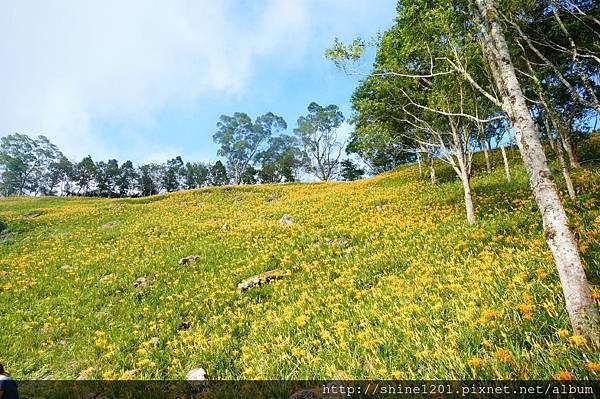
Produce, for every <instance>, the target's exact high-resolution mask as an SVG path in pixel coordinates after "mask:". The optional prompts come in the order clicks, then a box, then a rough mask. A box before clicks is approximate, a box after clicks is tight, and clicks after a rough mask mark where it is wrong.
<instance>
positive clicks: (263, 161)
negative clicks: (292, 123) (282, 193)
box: [256, 134, 302, 183]
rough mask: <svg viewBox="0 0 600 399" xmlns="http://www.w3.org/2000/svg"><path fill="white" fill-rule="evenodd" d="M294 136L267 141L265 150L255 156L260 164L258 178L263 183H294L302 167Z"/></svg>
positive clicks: (281, 136)
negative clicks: (267, 144)
mask: <svg viewBox="0 0 600 399" xmlns="http://www.w3.org/2000/svg"><path fill="white" fill-rule="evenodd" d="M297 145H298V143H297V140H296V138H295V137H294V136H288V135H285V134H284V135H280V136H276V137H271V138H270V139H269V146H268V148H267V149H266V150H264V151H262V152H259V153H258V154H256V161H257V163H258V164H260V170H259V171H258V178H259V180H260V181H261V182H263V183H280V182H282V181H287V182H291V181H295V180H296V175H297V171H298V169H299V168H300V167H301V166H302V154H301V152H300V149H299V148H298V146H297Z"/></svg>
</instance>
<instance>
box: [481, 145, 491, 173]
mask: <svg viewBox="0 0 600 399" xmlns="http://www.w3.org/2000/svg"><path fill="white" fill-rule="evenodd" d="M481 147H482V148H483V156H484V157H485V170H486V171H487V172H488V173H490V172H491V171H492V163H491V162H490V154H489V151H488V147H487V145H486V144H485V141H483V140H482V141H481Z"/></svg>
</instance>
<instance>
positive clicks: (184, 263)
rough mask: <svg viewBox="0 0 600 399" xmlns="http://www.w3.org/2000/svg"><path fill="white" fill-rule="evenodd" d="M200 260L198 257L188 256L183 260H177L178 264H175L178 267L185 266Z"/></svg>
mask: <svg viewBox="0 0 600 399" xmlns="http://www.w3.org/2000/svg"><path fill="white" fill-rule="evenodd" d="M200 258H201V256H200V255H190V256H186V257H184V258H181V259H179V262H177V263H178V264H180V265H187V264H188V263H190V262H195V261H197V260H198V259H200Z"/></svg>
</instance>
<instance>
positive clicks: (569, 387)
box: [17, 380, 600, 399]
mask: <svg viewBox="0 0 600 399" xmlns="http://www.w3.org/2000/svg"><path fill="white" fill-rule="evenodd" d="M17 383H18V387H19V396H20V398H21V399H23V398H82V399H83V398H85V399H100V398H106V399H110V398H144V399H146V398H148V399H152V398H292V399H309V398H310V399H316V398H331V399H333V398H364V397H367V398H375V397H377V398H393V397H464V398H474V397H480V398H500V397H501V398H514V397H523V398H530V397H554V398H556V397H585V398H600V380H594V381H375V380H371V381H264V380H263V381H101V380H94V381H18V382H17Z"/></svg>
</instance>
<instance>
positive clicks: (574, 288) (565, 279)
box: [474, 0, 600, 346]
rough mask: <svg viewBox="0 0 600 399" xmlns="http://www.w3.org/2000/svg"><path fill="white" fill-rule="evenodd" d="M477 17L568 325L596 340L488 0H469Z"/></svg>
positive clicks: (558, 208)
mask: <svg viewBox="0 0 600 399" xmlns="http://www.w3.org/2000/svg"><path fill="white" fill-rule="evenodd" d="M474 1H475V3H476V5H477V7H478V9H479V12H480V16H481V18H482V19H483V21H485V22H482V33H483V40H484V50H485V53H486V56H487V57H488V61H489V62H490V67H491V69H492V72H493V74H494V79H495V82H496V86H497V87H498V89H499V90H500V92H501V93H502V103H503V109H504V111H505V112H506V113H507V115H508V116H509V118H510V120H511V122H512V124H513V127H514V130H515V135H516V139H517V145H518V147H519V151H520V153H521V157H522V158H523V163H524V165H525V169H526V170H527V174H528V175H529V182H530V185H531V189H532V191H533V194H534V196H535V200H536V203H537V205H538V208H539V210H540V213H541V215H542V222H543V226H544V232H545V236H546V242H547V243H548V246H549V247H550V250H551V251H552V255H553V257H554V263H555V264H556V269H557V270H558V274H559V277H560V282H561V285H562V289H563V294H564V297H565V303H566V308H567V312H568V314H569V318H570V321H571V326H572V327H573V331H574V332H575V334H578V335H581V336H583V337H585V338H586V339H587V340H588V341H589V342H590V343H591V344H592V345H594V346H600V315H599V314H598V309H597V308H596V304H595V302H594V300H593V299H592V294H591V291H590V288H589V285H588V282H587V278H586V275H585V271H584V268H583V265H582V263H581V258H580V256H579V250H578V247H577V242H576V240H575V236H574V234H573V232H572V231H571V229H570V228H569V222H568V219H567V215H566V213H565V210H564V208H563V206H562V203H561V201H560V198H559V195H558V190H557V188H556V185H555V184H554V182H553V181H552V177H551V173H550V170H549V168H548V162H547V160H546V155H545V154H544V150H543V148H542V145H541V143H540V139H539V135H538V131H537V128H536V126H535V124H534V122H533V119H532V118H531V115H530V114H529V109H528V108H527V104H526V102H525V97H524V95H523V91H522V89H521V86H520V83H519V81H518V79H517V76H516V73H515V69H514V66H513V64H512V60H511V58H510V52H509V50H508V45H507V43H506V39H505V37H504V33H503V32H502V28H501V26H500V24H499V23H498V21H497V16H496V13H497V11H496V10H495V8H494V2H493V0H474Z"/></svg>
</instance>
